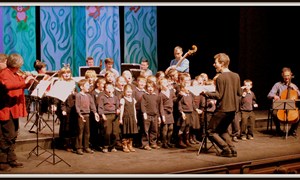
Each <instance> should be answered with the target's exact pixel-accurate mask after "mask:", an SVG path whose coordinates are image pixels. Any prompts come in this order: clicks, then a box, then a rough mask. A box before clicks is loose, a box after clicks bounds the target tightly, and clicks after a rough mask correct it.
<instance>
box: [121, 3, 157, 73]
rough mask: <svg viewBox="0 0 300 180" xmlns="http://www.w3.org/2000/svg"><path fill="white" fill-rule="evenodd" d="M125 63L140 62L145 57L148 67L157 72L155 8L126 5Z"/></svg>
mask: <svg viewBox="0 0 300 180" xmlns="http://www.w3.org/2000/svg"><path fill="white" fill-rule="evenodd" d="M124 13H125V15H124V18H125V20H124V26H125V27H124V28H125V32H124V33H125V34H124V41H125V42H124V43H125V46H124V54H125V59H124V62H125V63H140V62H141V61H142V59H147V60H148V61H149V63H150V66H149V68H150V69H151V70H152V71H153V73H156V72H157V67H158V64H157V20H156V16H157V8H156V7H155V6H149V7H146V6H127V7H125V11H124Z"/></svg>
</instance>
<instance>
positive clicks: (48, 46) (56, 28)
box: [40, 6, 74, 72]
mask: <svg viewBox="0 0 300 180" xmlns="http://www.w3.org/2000/svg"><path fill="white" fill-rule="evenodd" d="M40 21H41V57H42V61H44V62H45V63H46V64H47V67H48V70H59V69H60V68H61V67H62V66H63V64H70V66H71V67H73V63H74V62H73V39H72V38H73V36H72V35H73V33H72V31H73V24H72V23H73V17H72V7H59V6H55V7H48V6H41V8H40ZM72 71H73V72H74V70H72Z"/></svg>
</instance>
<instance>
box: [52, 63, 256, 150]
mask: <svg viewBox="0 0 300 180" xmlns="http://www.w3.org/2000/svg"><path fill="white" fill-rule="evenodd" d="M58 74H59V80H58V81H64V82H66V83H72V84H74V85H75V84H76V85H77V88H74V91H72V93H71V94H70V95H69V96H68V98H67V99H66V100H65V101H62V100H59V99H56V98H54V100H53V101H51V103H53V105H54V106H53V107H54V108H53V109H54V111H56V115H57V117H58V119H59V120H60V130H59V131H60V132H59V136H60V140H61V143H62V147H63V148H64V149H65V150H67V151H72V152H75V153H77V154H79V155H83V154H84V153H94V151H100V152H103V153H107V152H116V151H118V150H122V151H124V152H126V153H129V152H135V151H136V150H135V149H134V148H140V149H145V150H152V149H159V148H175V147H176V148H187V147H190V146H192V145H195V144H199V143H200V142H201V141H202V139H203V137H204V135H205V128H204V121H207V123H209V120H210V118H211V116H212V114H213V113H214V109H215V108H216V106H217V101H216V100H214V99H206V98H205V97H204V96H203V95H201V93H200V92H201V90H206V91H207V89H210V90H213V88H208V86H210V87H214V80H213V79H209V78H208V76H207V74H205V73H201V74H199V75H198V76H196V77H195V78H194V79H192V78H191V76H190V74H189V73H187V72H184V73H182V72H178V71H177V70H175V69H170V70H169V71H168V72H163V71H158V72H157V73H156V74H154V75H148V76H145V73H141V75H140V76H139V77H137V78H136V79H133V76H132V74H131V72H130V71H128V70H126V71H124V72H123V73H122V75H120V76H117V77H116V76H115V74H114V73H113V72H112V71H110V70H107V71H106V72H105V74H103V76H97V74H96V73H95V72H94V71H93V70H89V71H87V72H86V74H85V77H84V79H81V80H80V81H78V82H75V80H73V78H72V75H71V69H70V68H69V67H63V68H62V69H61V70H60V71H59V73H58ZM215 78H217V76H216V77H215ZM74 87H75V86H74ZM197 89H198V90H197ZM244 126H245V125H244ZM244 126H243V127H244ZM246 130H248V129H246ZM241 133H242V136H241V138H243V139H244V135H245V128H243V130H242V132H241ZM246 133H248V135H249V134H250V135H251V137H253V129H249V130H248V132H246Z"/></svg>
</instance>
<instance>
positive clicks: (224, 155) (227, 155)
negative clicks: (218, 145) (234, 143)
mask: <svg viewBox="0 0 300 180" xmlns="http://www.w3.org/2000/svg"><path fill="white" fill-rule="evenodd" d="M219 156H222V157H232V153H231V150H227V149H226V150H225V149H224V150H223V151H222V152H221V153H220V154H219Z"/></svg>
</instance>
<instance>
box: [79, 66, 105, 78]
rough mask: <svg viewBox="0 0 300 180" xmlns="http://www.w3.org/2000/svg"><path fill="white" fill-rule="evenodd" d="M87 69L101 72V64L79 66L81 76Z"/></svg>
mask: <svg viewBox="0 0 300 180" xmlns="http://www.w3.org/2000/svg"><path fill="white" fill-rule="evenodd" d="M87 70H94V71H95V72H96V74H99V73H100V71H101V67H99V66H79V76H85V72H86V71H87Z"/></svg>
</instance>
